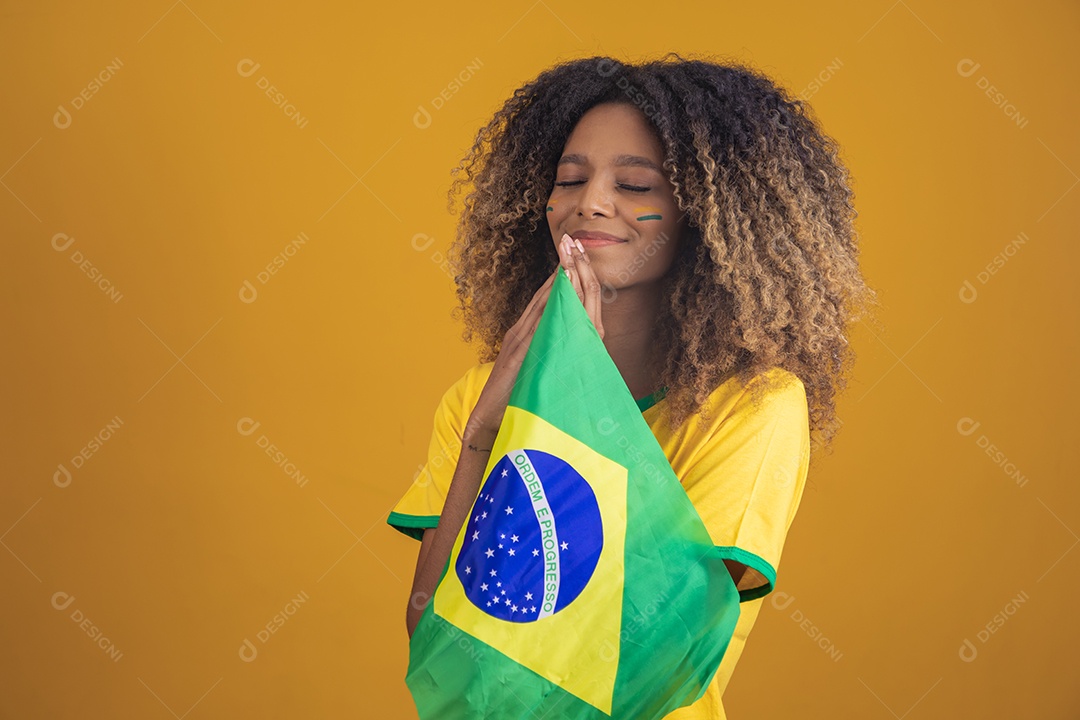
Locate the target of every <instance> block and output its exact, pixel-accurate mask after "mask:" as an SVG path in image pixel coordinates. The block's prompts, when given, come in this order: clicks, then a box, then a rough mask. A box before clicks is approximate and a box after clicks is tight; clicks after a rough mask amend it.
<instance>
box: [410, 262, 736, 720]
mask: <svg viewBox="0 0 1080 720" xmlns="http://www.w3.org/2000/svg"><path fill="white" fill-rule="evenodd" d="M721 480H722V478H717V481H718V482H719V481H721ZM738 618H739V595H738V591H737V590H736V588H735V584H734V582H733V581H732V579H731V576H730V575H729V573H728V570H727V567H726V566H725V565H724V561H723V559H722V558H721V557H720V555H719V554H718V552H717V550H716V546H715V545H714V544H713V542H712V540H711V538H710V536H709V533H708V531H707V530H706V529H705V525H704V524H703V523H702V521H701V518H700V516H699V515H698V514H697V511H696V510H695V509H694V506H693V504H692V503H691V502H690V499H689V498H688V497H687V495H686V493H685V491H684V490H683V489H682V486H681V485H680V483H679V479H678V478H677V477H676V476H675V473H674V471H673V470H672V469H671V465H670V464H669V463H668V461H667V458H666V457H665V456H664V453H663V451H662V450H661V448H660V445H659V444H658V443H657V441H656V438H655V437H654V436H653V434H652V431H651V430H650V429H649V426H648V425H647V424H646V422H645V420H644V418H643V417H642V416H641V411H640V410H639V409H638V406H637V403H636V401H635V400H634V398H633V395H632V394H631V393H630V391H629V389H628V388H627V386H626V383H625V382H624V381H623V379H622V376H621V375H620V374H619V371H618V368H617V367H616V366H615V363H614V361H613V360H612V359H611V356H610V355H608V353H607V350H606V348H605V347H604V344H603V341H602V340H601V339H600V335H599V333H597V331H596V328H595V326H594V325H593V324H592V321H591V320H590V319H589V316H588V314H587V313H586V311H585V308H584V306H583V305H582V304H581V301H580V300H579V299H578V297H577V294H576V293H575V291H574V289H573V285H572V284H571V282H570V280H569V279H568V278H567V277H566V275H565V274H564V272H559V273H558V274H557V276H556V279H555V281H554V284H553V286H552V288H551V291H550V295H549V298H548V301H547V306H546V307H545V308H544V313H543V315H542V317H541V319H540V323H539V325H538V327H537V330H536V333H535V334H534V336H533V338H532V341H531V343H530V346H529V349H528V353H527V355H526V358H525V360H524V362H523V364H522V367H521V368H520V370H519V372H518V377H517V380H516V382H515V385H514V388H513V391H512V392H511V394H510V398H509V401H508V405H507V408H506V414H505V416H504V418H503V421H502V425H501V426H500V428H499V432H498V435H497V437H496V439H495V443H494V446H493V448H492V451H491V456H490V459H489V460H488V464H487V467H486V469H485V471H484V475H483V478H482V480H481V485H480V489H479V494H478V496H477V498H476V501H475V502H474V503H473V505H472V511H471V512H470V513H469V516H468V518H467V519H466V521H465V523H464V525H463V527H462V530H461V532H460V533H459V534H458V537H457V540H456V541H455V543H454V547H453V549H452V550H451V552H450V557H449V559H448V561H447V564H446V567H445V568H444V569H443V571H442V575H441V577H440V579H439V582H438V584H437V585H436V589H435V592H434V594H433V596H432V599H431V602H430V603H428V605H427V606H426V607H425V609H424V612H423V614H422V615H421V617H420V620H419V622H418V624H417V626H416V628H415V630H414V632H413V636H412V638H411V639H410V642H409V667H408V671H407V673H406V677H405V682H406V684H407V685H408V687H409V691H410V692H411V693H412V696H413V699H414V701H415V702H416V707H417V710H418V712H419V715H420V718H421V719H422V720H428V719H429V718H430V719H431V720H436V719H438V720H456V719H459V718H460V719H462V720H464V719H466V718H468V719H470V720H471V719H473V718H500V719H501V718H506V719H507V720H511V719H512V720H521V718H529V717H534V716H535V717H538V718H540V717H542V718H544V719H545V720H555V719H556V718H572V719H575V720H576V719H578V718H627V719H629V718H632V719H633V720H649V719H650V718H662V717H664V716H665V715H667V714H668V713H670V712H671V711H673V710H675V709H677V708H679V707H683V706H685V705H689V704H690V703H692V702H694V701H695V700H697V699H698V698H700V697H701V696H702V695H703V694H704V692H705V688H706V687H707V686H708V684H709V682H710V681H711V680H712V678H713V676H714V675H715V674H716V670H717V668H718V667H719V665H720V661H721V659H722V658H723V656H724V652H725V651H726V650H727V647H728V643H729V641H730V639H731V636H732V633H733V632H734V629H735V623H736V621H737V620H738Z"/></svg>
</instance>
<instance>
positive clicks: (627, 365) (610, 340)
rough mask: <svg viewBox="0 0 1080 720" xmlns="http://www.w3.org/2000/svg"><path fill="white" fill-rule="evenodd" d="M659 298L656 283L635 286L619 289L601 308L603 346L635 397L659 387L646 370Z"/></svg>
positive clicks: (653, 337) (643, 395) (654, 343)
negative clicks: (613, 297)
mask: <svg viewBox="0 0 1080 720" xmlns="http://www.w3.org/2000/svg"><path fill="white" fill-rule="evenodd" d="M661 298H662V296H661V293H660V285H659V283H650V284H647V285H635V286H633V287H629V288H626V289H623V290H619V291H618V293H617V294H616V296H615V299H614V300H612V301H611V302H609V303H604V304H603V306H602V308H601V316H600V317H601V320H602V322H603V323H604V347H606V348H607V351H608V354H609V355H611V359H612V360H613V361H614V362H615V366H616V367H617V368H619V373H620V374H621V375H622V377H623V380H624V381H625V382H626V386H627V387H628V388H629V389H630V392H631V393H632V394H633V396H634V399H636V400H640V399H641V398H643V397H646V396H648V395H651V394H652V393H654V392H656V391H657V390H659V389H660V388H659V387H657V386H656V383H657V382H658V378H656V377H653V376H652V374H650V373H649V368H648V361H649V359H650V357H651V355H652V353H654V352H656V350H657V347H656V335H655V330H654V328H653V326H654V325H655V323H656V318H657V317H658V316H659V314H660V302H661Z"/></svg>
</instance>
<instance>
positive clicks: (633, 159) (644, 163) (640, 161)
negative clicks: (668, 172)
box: [558, 153, 664, 175]
mask: <svg viewBox="0 0 1080 720" xmlns="http://www.w3.org/2000/svg"><path fill="white" fill-rule="evenodd" d="M558 164H559V165H588V164H589V161H588V160H587V159H586V158H585V156H584V155H580V154H578V153H571V154H570V155H563V156H562V157H561V158H559V163H558ZM615 165H617V166H618V167H642V168H648V169H649V170H655V171H656V172H658V173H660V174H661V175H663V174H664V171H663V170H661V169H660V167H659V166H658V165H657V164H656V163H654V162H653V161H652V160H650V159H649V158H645V157H641V156H640V155H619V156H618V157H617V158H615Z"/></svg>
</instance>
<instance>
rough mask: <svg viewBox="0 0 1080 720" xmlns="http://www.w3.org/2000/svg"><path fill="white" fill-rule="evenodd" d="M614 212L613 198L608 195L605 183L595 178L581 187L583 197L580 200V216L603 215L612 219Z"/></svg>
mask: <svg viewBox="0 0 1080 720" xmlns="http://www.w3.org/2000/svg"><path fill="white" fill-rule="evenodd" d="M611 212H612V204H611V196H610V194H609V193H608V190H607V185H606V184H605V181H602V180H601V179H599V178H596V177H593V178H590V179H589V180H588V181H586V182H585V184H584V185H582V186H581V196H580V198H579V200H578V215H584V216H585V217H595V216H597V215H603V216H605V217H610V216H611Z"/></svg>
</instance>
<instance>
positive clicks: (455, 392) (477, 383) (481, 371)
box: [444, 360, 495, 406]
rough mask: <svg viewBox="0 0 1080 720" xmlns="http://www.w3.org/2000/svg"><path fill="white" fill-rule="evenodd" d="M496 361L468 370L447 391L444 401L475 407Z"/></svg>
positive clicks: (478, 364)
mask: <svg viewBox="0 0 1080 720" xmlns="http://www.w3.org/2000/svg"><path fill="white" fill-rule="evenodd" d="M494 366H495V361H494V360H493V361H491V362H485V363H476V364H475V365H473V366H471V367H469V368H468V369H466V370H465V371H464V372H463V373H462V374H461V375H460V376H459V377H458V379H457V380H455V381H454V382H453V383H452V384H451V385H450V387H449V388H447V389H446V393H445V396H444V399H445V400H447V401H453V402H456V403H459V404H460V403H464V404H466V405H470V406H471V405H475V404H476V401H477V400H478V399H479V398H480V393H481V392H482V391H483V389H484V385H486V384H487V380H488V377H490V376H491V369H492V368H493V367H494Z"/></svg>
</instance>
